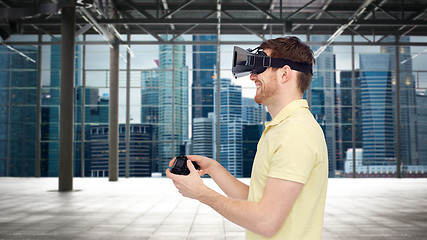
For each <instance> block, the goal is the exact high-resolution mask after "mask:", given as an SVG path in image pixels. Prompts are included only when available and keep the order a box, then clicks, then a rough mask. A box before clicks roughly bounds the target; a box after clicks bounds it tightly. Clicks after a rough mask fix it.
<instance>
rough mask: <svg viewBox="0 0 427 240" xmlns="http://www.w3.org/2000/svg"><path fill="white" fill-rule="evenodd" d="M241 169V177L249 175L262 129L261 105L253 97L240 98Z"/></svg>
mask: <svg viewBox="0 0 427 240" xmlns="http://www.w3.org/2000/svg"><path fill="white" fill-rule="evenodd" d="M242 122H243V126H242V148H243V151H242V171H243V177H250V176H251V173H252V165H253V162H254V159H255V154H256V151H257V145H258V141H259V139H260V137H261V134H262V131H263V125H262V123H263V106H262V105H261V104H258V103H256V102H255V101H254V99H253V98H245V97H244V98H242Z"/></svg>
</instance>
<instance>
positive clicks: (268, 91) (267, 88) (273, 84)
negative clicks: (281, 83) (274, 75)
mask: <svg viewBox="0 0 427 240" xmlns="http://www.w3.org/2000/svg"><path fill="white" fill-rule="evenodd" d="M260 82H261V86H260V90H258V89H257V93H256V95H255V97H254V100H255V102H256V103H258V104H263V105H266V104H267V103H268V100H269V99H270V98H271V97H272V96H274V95H275V94H276V92H277V81H276V79H272V80H270V81H269V83H268V84H266V83H265V82H264V81H260Z"/></svg>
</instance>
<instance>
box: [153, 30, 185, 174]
mask: <svg viewBox="0 0 427 240" xmlns="http://www.w3.org/2000/svg"><path fill="white" fill-rule="evenodd" d="M176 40H177V41H180V40H183V39H182V38H177V39H176ZM159 51H160V52H159V86H160V87H159V106H160V107H159V125H158V137H157V140H158V144H157V146H158V157H159V171H160V172H164V171H165V170H166V168H168V166H169V161H170V160H171V159H172V158H173V157H175V156H177V155H179V153H180V146H182V145H185V144H184V142H185V141H186V140H187V139H188V99H189V98H188V67H187V66H186V62H185V46H183V45H160V46H159Z"/></svg>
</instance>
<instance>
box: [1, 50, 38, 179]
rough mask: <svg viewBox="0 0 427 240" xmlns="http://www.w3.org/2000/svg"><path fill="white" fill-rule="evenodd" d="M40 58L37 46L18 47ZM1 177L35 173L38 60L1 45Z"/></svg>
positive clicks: (29, 54) (28, 54) (23, 175)
mask: <svg viewBox="0 0 427 240" xmlns="http://www.w3.org/2000/svg"><path fill="white" fill-rule="evenodd" d="M15 49H17V50H18V51H20V52H24V53H25V54H26V55H27V56H29V57H31V58H33V59H37V56H38V53H37V48H36V47H33V46H19V47H16V48H15ZM0 69H1V70H0V176H20V177H30V176H34V173H35V170H34V166H35V165H34V163H35V157H36V153H35V152H36V109H37V108H36V102H37V63H33V62H31V61H28V60H26V59H25V58H24V57H22V56H21V55H19V54H17V53H15V52H13V51H11V50H10V49H8V48H7V47H5V46H3V45H1V46H0Z"/></svg>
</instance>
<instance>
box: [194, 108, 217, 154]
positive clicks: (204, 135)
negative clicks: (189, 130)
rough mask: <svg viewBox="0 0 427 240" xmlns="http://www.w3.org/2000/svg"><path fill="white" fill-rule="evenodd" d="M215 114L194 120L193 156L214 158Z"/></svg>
mask: <svg viewBox="0 0 427 240" xmlns="http://www.w3.org/2000/svg"><path fill="white" fill-rule="evenodd" d="M214 117H215V116H214V114H213V112H212V113H209V116H208V117H205V118H203V117H199V118H193V144H192V147H193V151H192V154H195V155H201V156H205V157H208V158H212V157H213V147H214V139H213V119H214Z"/></svg>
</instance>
